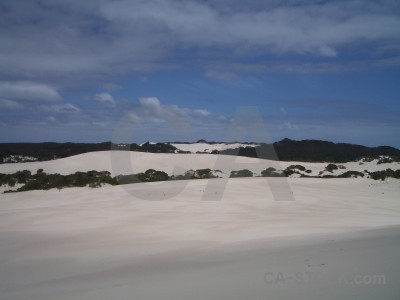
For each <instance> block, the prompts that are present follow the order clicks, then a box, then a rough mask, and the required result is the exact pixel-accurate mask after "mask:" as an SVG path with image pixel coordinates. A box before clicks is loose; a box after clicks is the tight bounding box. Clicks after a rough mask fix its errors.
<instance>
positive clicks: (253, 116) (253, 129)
mask: <svg viewBox="0 0 400 300" xmlns="http://www.w3.org/2000/svg"><path fill="white" fill-rule="evenodd" d="M132 116H135V113H134V112H128V113H126V114H125V115H124V117H123V118H122V119H121V120H120V122H119V123H118V125H117V127H116V129H115V131H114V135H113V138H112V149H111V150H113V151H111V167H112V170H113V173H114V174H115V175H120V174H124V175H127V174H136V173H138V172H137V171H135V166H132V158H133V156H134V155H137V153H135V152H132V151H115V150H121V147H120V145H121V143H129V141H131V140H132V138H133V137H134V134H135V130H136V129H137V128H138V126H139V125H140V122H137V120H135V119H132ZM165 122H166V125H167V126H168V128H169V129H170V130H171V132H172V133H173V134H175V135H179V134H181V133H186V134H187V133H188V132H190V131H191V125H190V123H189V121H188V120H187V119H186V118H185V117H184V116H182V117H181V118H172V119H168V120H166V121H165ZM246 138H250V139H251V140H254V141H259V142H263V143H265V144H264V145H263V147H256V148H255V151H256V154H257V157H258V158H261V159H269V166H270V167H272V168H274V169H276V170H282V169H283V168H282V166H281V164H280V162H279V160H278V156H277V154H276V152H275V149H274V147H273V145H272V144H271V143H270V138H269V134H268V130H267V127H266V126H265V123H264V121H263V119H262V117H261V114H260V111H259V110H258V108H257V107H255V106H244V107H239V108H238V109H237V110H236V113H235V115H234V117H233V119H232V121H231V122H230V124H229V127H228V130H227V135H226V138H225V140H226V141H231V142H233V141H242V140H244V139H246ZM127 150H129V149H127ZM230 154H232V155H218V156H217V159H216V161H215V163H214V165H213V168H212V169H213V170H220V169H224V168H225V167H226V166H227V165H229V169H230V170H242V169H246V168H250V169H251V168H252V167H253V166H254V164H256V163H260V162H261V161H260V160H259V159H254V160H253V161H254V162H252V163H238V162H237V156H238V155H239V148H236V149H234V150H232V152H231V153H230ZM177 155H178V154H177ZM186 171H188V170H185V169H183V168H181V167H179V166H177V165H174V166H173V170H172V174H184V173H185V172H186ZM262 178H263V180H265V184H267V185H269V187H270V190H271V193H272V196H273V198H274V200H276V201H294V196H293V192H292V190H291V188H290V185H289V183H288V181H287V179H286V178H285V177H278V178H271V177H262ZM227 183H228V178H220V179H218V180H214V179H210V180H208V181H207V184H206V187H205V189H204V192H203V194H202V198H201V199H202V200H206V201H219V200H221V199H222V196H223V193H224V191H225V189H226V185H227ZM187 184H188V181H183V182H180V184H175V185H171V184H169V182H165V181H161V182H158V183H154V184H152V185H151V186H148V189H152V191H153V192H152V193H145V192H139V191H138V190H136V189H134V188H131V187H125V190H126V191H127V192H128V193H130V194H132V195H133V196H135V197H136V198H140V199H147V200H165V199H168V198H171V197H173V196H175V195H178V194H179V193H181V192H182V191H183V190H184V189H185V188H186V186H187ZM166 190H168V193H166V192H165V191H166Z"/></svg>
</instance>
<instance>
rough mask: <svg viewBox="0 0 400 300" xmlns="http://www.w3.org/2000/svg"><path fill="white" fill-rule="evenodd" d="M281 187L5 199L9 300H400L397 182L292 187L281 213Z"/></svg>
mask: <svg viewBox="0 0 400 300" xmlns="http://www.w3.org/2000/svg"><path fill="white" fill-rule="evenodd" d="M282 180H285V181H286V180H287V179H284V178H275V179H269V180H267V179H265V178H247V179H246V178H239V179H229V180H227V181H226V180H224V179H214V180H210V181H208V180H192V181H175V182H164V183H152V184H133V185H125V186H115V187H111V186H108V187H103V188H99V189H90V188H82V189H79V188H70V189H64V190H61V191H57V190H50V191H30V192H25V193H15V194H3V195H1V198H0V270H1V271H0V272H1V280H0V299H41V300H46V299H308V300H311V299H354V298H357V297H359V298H360V299H378V298H379V299H396V297H397V296H398V295H400V292H399V289H398V286H397V282H398V278H399V275H400V264H399V260H398V253H399V251H400V235H399V232H400V230H399V229H400V227H393V229H382V228H385V227H387V226H398V225H399V224H400V201H398V195H399V194H400V185H399V184H398V181H396V180H389V181H387V182H375V181H371V180H368V179H295V178H291V179H288V182H289V186H290V189H291V192H293V195H294V197H295V201H274V199H273V197H272V191H271V188H270V187H271V186H274V185H277V184H278V183H279V181H282ZM225 184H226V185H225ZM204 191H206V192H204ZM211 199H214V200H219V201H210V200H211ZM379 228H381V229H379ZM372 229H379V230H378V231H372V232H370V233H362V232H363V231H365V230H372ZM267 272H272V273H271V274H270V275H268V274H267V275H268V276H269V277H268V276H267V277H266V273H267ZM279 272H282V273H283V275H284V276H285V277H292V278H291V279H290V278H287V280H286V282H285V283H279V282H276V280H277V276H279V275H278V273H279ZM298 272H300V274H303V276H308V275H307V274H308V273H306V272H313V273H312V274H315V275H318V276H320V275H321V274H320V273H321V272H322V273H323V274H322V275H323V278H322V279H321V280H322V281H318V282H313V283H312V284H308V283H307V282H305V283H304V282H303V283H298V282H293V276H295V274H297V273H298ZM358 274H363V275H364V276H365V275H371V276H372V275H379V274H383V275H385V276H386V283H385V285H374V286H372V285H366V284H358V285H352V284H349V283H343V282H342V280H343V279H346V280H350V281H351V279H352V278H354V276H356V275H358ZM266 278H267V279H268V280H267V281H269V280H272V281H273V282H272V283H270V282H265V281H266V280H265V279H266ZM274 280H275V281H274Z"/></svg>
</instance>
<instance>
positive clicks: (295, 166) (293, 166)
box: [286, 165, 306, 171]
mask: <svg viewBox="0 0 400 300" xmlns="http://www.w3.org/2000/svg"><path fill="white" fill-rule="evenodd" d="M286 169H287V170H295V169H297V170H300V171H305V170H306V168H305V167H304V166H302V165H290V166H289V167H287V168H286Z"/></svg>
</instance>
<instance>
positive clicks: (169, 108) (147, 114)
mask: <svg viewBox="0 0 400 300" xmlns="http://www.w3.org/2000/svg"><path fill="white" fill-rule="evenodd" d="M139 102H140V105H139V106H137V107H136V108H135V109H133V110H132V111H131V112H130V113H129V117H130V120H131V122H132V123H133V124H134V125H139V124H142V123H146V122H156V123H164V124H166V125H168V126H169V127H171V128H172V129H173V130H174V132H176V133H185V132H190V131H191V130H192V127H193V126H195V127H196V128H197V127H198V128H203V127H207V126H209V125H210V124H211V126H213V125H212V124H215V123H221V122H225V121H226V120H225V119H224V120H222V119H221V118H220V116H215V115H212V114H211V113H210V112H209V111H207V110H205V109H191V108H185V107H179V106H177V105H164V104H161V102H160V100H159V99H158V98H156V97H140V98H139Z"/></svg>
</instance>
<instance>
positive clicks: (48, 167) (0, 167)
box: [0, 151, 400, 177]
mask: <svg viewBox="0 0 400 300" xmlns="http://www.w3.org/2000/svg"><path fill="white" fill-rule="evenodd" d="M376 162H377V160H374V161H372V162H365V163H363V164H360V162H349V163H344V164H341V165H344V166H345V167H346V169H344V170H335V171H334V172H333V173H332V174H340V173H343V172H345V171H347V170H353V171H360V172H363V171H364V170H368V171H370V172H373V171H377V170H385V169H387V168H392V169H399V168H400V163H398V162H393V163H386V164H377V163H376ZM293 164H299V165H302V166H305V167H306V168H307V169H309V170H311V171H312V173H310V175H318V173H319V172H320V171H323V170H324V169H325V167H326V166H327V165H328V163H306V162H278V161H271V160H265V159H257V158H250V157H241V156H238V157H237V156H229V155H214V154H169V153H146V152H134V151H99V152H89V153H84V154H80V155H75V156H71V157H67V158H62V159H57V160H51V161H44V162H26V163H9V164H0V173H14V172H16V171H20V170H30V171H31V172H36V171H37V170H38V169H44V171H45V172H47V173H59V174H64V175H65V174H71V173H74V172H76V171H83V172H86V171H90V170H97V171H110V172H111V173H112V175H114V176H115V175H120V174H124V175H125V174H133V173H140V172H144V171H146V170H147V169H151V168H152V169H156V170H160V171H164V172H167V173H168V174H169V175H172V174H174V175H179V174H183V173H184V172H185V171H187V170H190V169H193V170H196V169H203V168H210V169H212V170H220V171H222V173H219V174H218V175H219V176H220V177H228V176H229V174H230V172H231V171H232V170H240V169H249V170H251V171H253V172H254V173H255V175H259V174H260V173H261V171H262V170H265V169H266V168H268V167H274V168H275V169H277V170H283V169H285V168H286V167H288V166H289V165H293ZM324 174H331V173H328V172H325V173H324Z"/></svg>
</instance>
